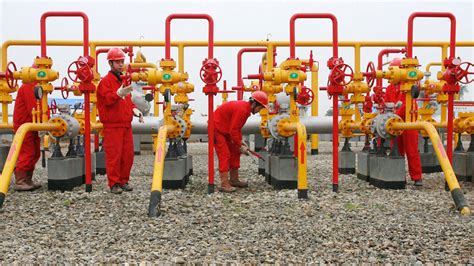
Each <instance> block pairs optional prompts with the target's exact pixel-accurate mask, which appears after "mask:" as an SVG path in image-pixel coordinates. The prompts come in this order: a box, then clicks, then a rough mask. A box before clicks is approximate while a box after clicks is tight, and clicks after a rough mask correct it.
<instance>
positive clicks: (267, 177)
mask: <svg viewBox="0 0 474 266" xmlns="http://www.w3.org/2000/svg"><path fill="white" fill-rule="evenodd" d="M263 158H265V161H264V165H265V170H264V171H265V173H264V176H265V181H267V183H268V184H271V173H270V171H271V167H270V163H271V162H270V155H269V154H268V153H266V154H264V155H263Z"/></svg>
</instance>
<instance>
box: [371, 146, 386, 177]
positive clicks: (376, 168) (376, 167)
mask: <svg viewBox="0 0 474 266" xmlns="http://www.w3.org/2000/svg"><path fill="white" fill-rule="evenodd" d="M381 158H383V157H378V156H377V155H376V154H374V153H369V169H370V178H369V181H370V179H372V178H374V177H378V176H379V175H380V164H379V160H380V159H381Z"/></svg>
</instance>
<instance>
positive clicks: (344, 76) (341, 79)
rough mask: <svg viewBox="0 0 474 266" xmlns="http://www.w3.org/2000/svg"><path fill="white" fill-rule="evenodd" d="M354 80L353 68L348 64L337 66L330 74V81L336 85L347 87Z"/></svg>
mask: <svg viewBox="0 0 474 266" xmlns="http://www.w3.org/2000/svg"><path fill="white" fill-rule="evenodd" d="M353 78H354V71H353V70H352V67H350V66H349V65H347V64H339V65H336V66H335V67H334V68H333V69H332V70H331V73H330V74H329V80H330V81H331V83H333V84H334V85H341V86H346V85H347V84H349V83H351V81H352V80H353Z"/></svg>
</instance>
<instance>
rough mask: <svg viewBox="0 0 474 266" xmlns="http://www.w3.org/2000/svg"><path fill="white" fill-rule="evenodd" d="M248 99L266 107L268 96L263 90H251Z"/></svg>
mask: <svg viewBox="0 0 474 266" xmlns="http://www.w3.org/2000/svg"><path fill="white" fill-rule="evenodd" d="M250 99H253V100H254V101H256V102H258V103H259V104H261V105H262V106H263V107H265V108H268V96H267V94H266V93H265V92H263V91H256V92H253V93H252V96H251V98H250Z"/></svg>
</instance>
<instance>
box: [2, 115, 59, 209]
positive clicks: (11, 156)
mask: <svg viewBox="0 0 474 266" xmlns="http://www.w3.org/2000/svg"><path fill="white" fill-rule="evenodd" d="M60 128H61V125H60V124H57V123H25V124H23V125H21V126H20V128H18V130H17V131H16V133H15V137H14V138H13V142H12V145H11V148H10V151H9V152H8V156H7V160H6V161H5V166H4V167H3V171H2V176H1V178H0V194H1V193H3V195H6V194H7V192H8V186H9V185H10V181H11V176H12V173H13V169H14V168H15V164H16V161H17V159H18V155H19V154H20V150H21V146H22V145H23V140H24V139H25V136H26V133H27V132H30V131H53V130H57V129H60ZM2 204H3V202H0V207H1V205H2Z"/></svg>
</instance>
